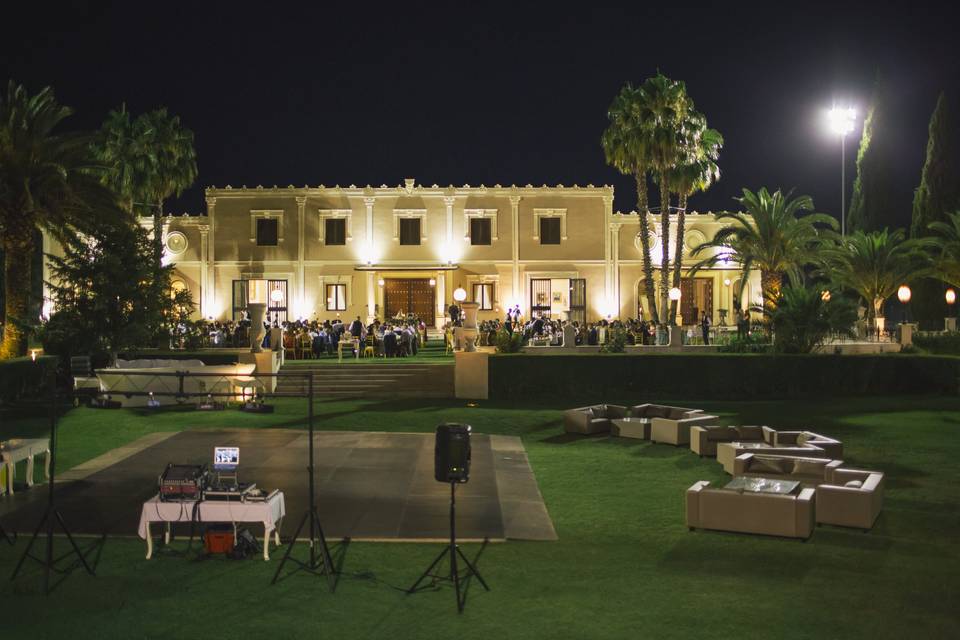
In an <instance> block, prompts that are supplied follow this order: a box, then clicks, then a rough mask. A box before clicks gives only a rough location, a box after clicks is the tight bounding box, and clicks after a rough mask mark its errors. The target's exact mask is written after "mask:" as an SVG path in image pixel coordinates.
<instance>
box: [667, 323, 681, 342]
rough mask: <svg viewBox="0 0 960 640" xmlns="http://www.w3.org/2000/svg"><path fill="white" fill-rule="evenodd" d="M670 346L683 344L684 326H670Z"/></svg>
mask: <svg viewBox="0 0 960 640" xmlns="http://www.w3.org/2000/svg"><path fill="white" fill-rule="evenodd" d="M670 346H671V347H680V346H683V327H678V326H676V325H674V326H671V327H670Z"/></svg>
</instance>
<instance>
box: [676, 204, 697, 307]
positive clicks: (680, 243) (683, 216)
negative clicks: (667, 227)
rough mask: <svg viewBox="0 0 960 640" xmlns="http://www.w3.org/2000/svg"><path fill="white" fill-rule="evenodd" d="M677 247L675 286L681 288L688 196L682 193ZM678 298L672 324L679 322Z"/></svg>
mask: <svg viewBox="0 0 960 640" xmlns="http://www.w3.org/2000/svg"><path fill="white" fill-rule="evenodd" d="M677 204H678V207H677V248H676V250H675V251H674V252H673V286H674V287H677V288H678V289H679V288H680V279H681V276H682V274H683V247H684V245H683V232H684V229H683V227H684V225H685V224H686V217H687V196H685V195H683V194H682V193H681V194H680V197H679V202H678V203H677ZM678 303H679V301H678V300H671V301H670V324H676V322H677V305H678ZM698 319H699V318H694V319H693V322H694V323H696V322H697V320H698Z"/></svg>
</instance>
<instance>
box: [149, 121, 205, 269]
mask: <svg viewBox="0 0 960 640" xmlns="http://www.w3.org/2000/svg"><path fill="white" fill-rule="evenodd" d="M141 118H144V119H145V120H146V122H147V123H148V125H149V130H150V131H151V134H152V137H151V140H152V142H153V145H154V148H153V151H152V155H153V157H154V158H155V164H154V167H153V178H154V179H153V180H151V189H150V191H149V193H150V196H151V201H150V204H151V206H153V207H155V208H154V209H153V246H154V253H155V255H156V259H157V262H158V263H159V262H160V258H161V257H162V255H163V236H162V229H161V225H162V218H163V202H164V200H166V199H168V198H170V197H171V196H174V195H176V196H179V195H180V194H182V193H183V191H184V190H185V189H188V188H189V187H190V186H191V185H192V184H193V183H194V182H195V181H196V179H197V154H196V151H195V150H194V148H193V132H192V131H190V130H189V129H187V128H185V127H183V126H182V124H181V123H180V117H179V116H172V115H170V114H168V113H167V110H166V108H161V109H157V110H156V111H152V112H150V113H146V114H144V115H142V116H141Z"/></svg>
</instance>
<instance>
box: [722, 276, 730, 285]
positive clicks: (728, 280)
mask: <svg viewBox="0 0 960 640" xmlns="http://www.w3.org/2000/svg"><path fill="white" fill-rule="evenodd" d="M723 286H725V287H729V286H730V278H724V279H723Z"/></svg>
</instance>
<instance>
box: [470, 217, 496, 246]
mask: <svg viewBox="0 0 960 640" xmlns="http://www.w3.org/2000/svg"><path fill="white" fill-rule="evenodd" d="M490 227H491V224H490V218H471V219H470V244H490V238H491V235H492V234H491V233H490Z"/></svg>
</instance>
